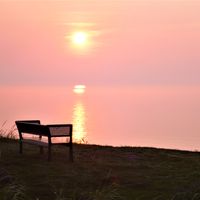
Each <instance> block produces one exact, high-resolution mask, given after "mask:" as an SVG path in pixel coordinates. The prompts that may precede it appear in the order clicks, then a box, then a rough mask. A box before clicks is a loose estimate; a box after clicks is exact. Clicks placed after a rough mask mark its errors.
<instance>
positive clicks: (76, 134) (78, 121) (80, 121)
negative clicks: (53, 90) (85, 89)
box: [72, 102, 87, 143]
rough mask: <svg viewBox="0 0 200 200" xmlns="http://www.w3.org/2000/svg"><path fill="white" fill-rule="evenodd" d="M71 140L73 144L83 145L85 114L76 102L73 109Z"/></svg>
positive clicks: (84, 140)
mask: <svg viewBox="0 0 200 200" xmlns="http://www.w3.org/2000/svg"><path fill="white" fill-rule="evenodd" d="M72 122H73V138H74V141H75V142H78V143H85V142H86V136H87V130H86V113H85V107H84V105H83V103H82V102H77V103H76V104H75V105H74V108H73V119H72Z"/></svg>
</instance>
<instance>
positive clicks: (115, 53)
mask: <svg viewBox="0 0 200 200" xmlns="http://www.w3.org/2000/svg"><path fill="white" fill-rule="evenodd" d="M199 10H200V1H194V0H148V1H146V0H145V1H144V0H121V1H120V0H116V1H113V0H110V1H109V0H102V1H98V0H93V1H92V0H84V1H82V0H45V1H44V0H41V1H40V0H37V1H36V0H0V27H1V31H0V55H1V59H0V85H73V84H76V83H79V82H81V83H84V84H86V85H90V84H91V85H92V84H93V85H107V84H109V85H116V84H117V85H127V84H128V85H132V84H159V85H162V84H170V85H174V84H175V85H177V84H178V85H191V84H195V85H199V84H200V79H199V74H200V67H199V66H200V58H199V52H200V12H199ZM80 29H81V30H84V31H86V32H88V33H89V34H90V43H91V45H90V47H88V49H86V50H85V51H84V52H80V49H77V48H71V47H70V41H69V39H68V36H69V35H70V34H71V33H72V32H73V31H79V30H80Z"/></svg>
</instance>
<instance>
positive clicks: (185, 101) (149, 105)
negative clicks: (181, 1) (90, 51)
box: [0, 86, 200, 150]
mask: <svg viewBox="0 0 200 200" xmlns="http://www.w3.org/2000/svg"><path fill="white" fill-rule="evenodd" d="M0 97H1V98H0V101H1V104H0V113H1V115H0V123H1V124H2V125H3V124H4V125H3V129H7V130H9V129H10V128H11V126H12V125H14V121H15V120H21V119H40V120H41V122H42V123H43V124H52V123H73V125H74V132H73V133H74V140H75V141H77V142H83V143H89V144H100V145H113V146H148V147H161V148H172V149H186V150H200V88H199V87H193V86H187V87H183V86H181V87H179V86H173V87H172V86H126V87H125V86H124V87H117V86H116V87H92V86H86V89H85V92H84V93H82V94H77V93H75V92H74V91H73V86H69V87H50V86H48V87H36V86H35V87H32V86H31V87H17V86H13V87H11V86H10V87H1V89H0ZM5 122H6V123H5Z"/></svg>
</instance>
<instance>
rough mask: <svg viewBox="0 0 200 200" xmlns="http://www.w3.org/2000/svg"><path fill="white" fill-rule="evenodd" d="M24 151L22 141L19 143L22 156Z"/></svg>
mask: <svg viewBox="0 0 200 200" xmlns="http://www.w3.org/2000/svg"><path fill="white" fill-rule="evenodd" d="M22 151H23V144H22V141H21V140H20V141H19V153H20V154H22Z"/></svg>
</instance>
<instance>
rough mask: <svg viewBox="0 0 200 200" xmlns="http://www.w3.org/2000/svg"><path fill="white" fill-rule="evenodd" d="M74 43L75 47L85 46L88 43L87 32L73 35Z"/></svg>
mask: <svg viewBox="0 0 200 200" xmlns="http://www.w3.org/2000/svg"><path fill="white" fill-rule="evenodd" d="M72 42H73V44H75V45H78V46H83V45H85V44H86V43H87V42H88V34H87V33H86V32H75V33H74V34H73V35H72Z"/></svg>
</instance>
